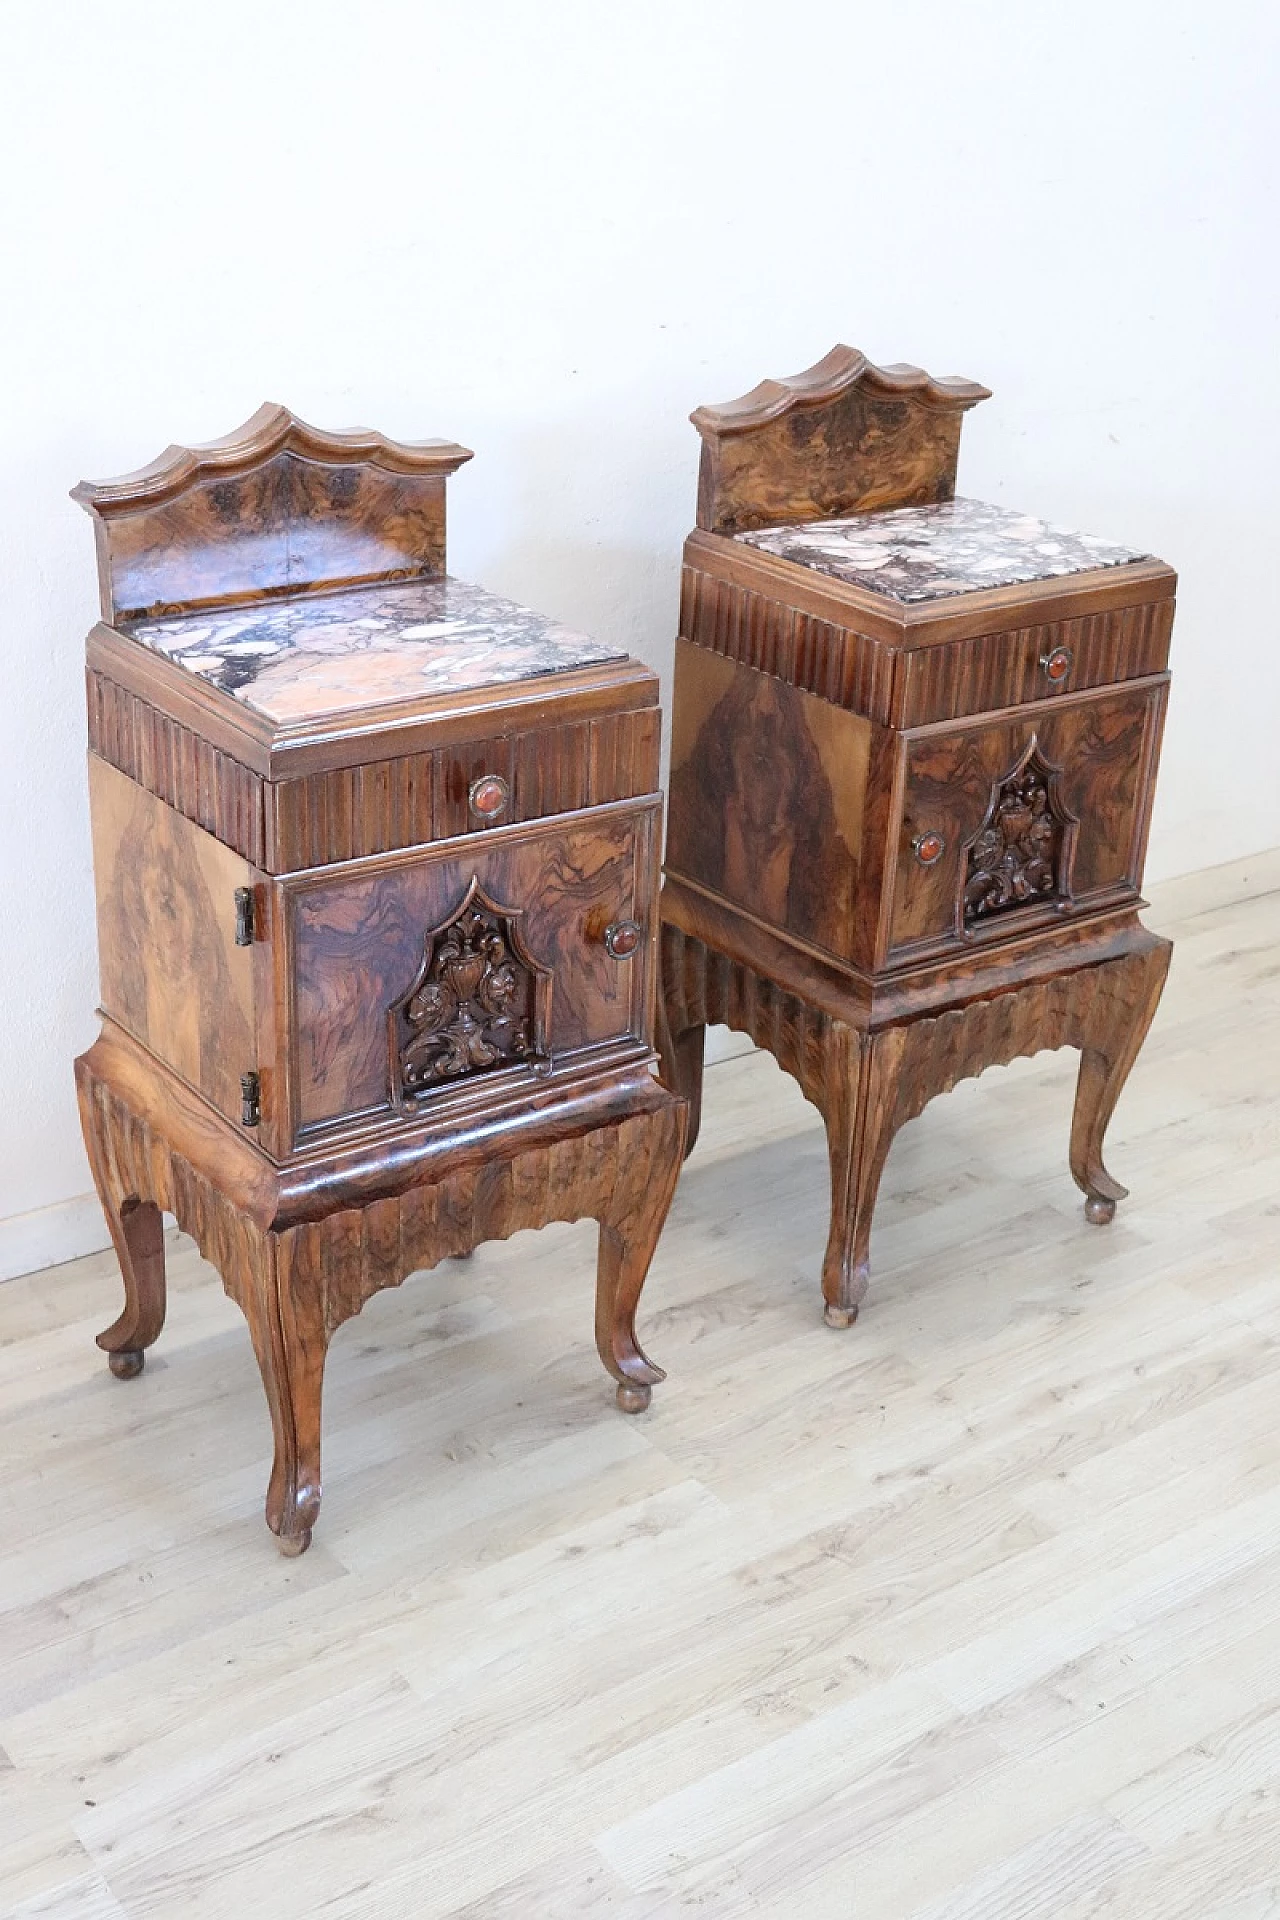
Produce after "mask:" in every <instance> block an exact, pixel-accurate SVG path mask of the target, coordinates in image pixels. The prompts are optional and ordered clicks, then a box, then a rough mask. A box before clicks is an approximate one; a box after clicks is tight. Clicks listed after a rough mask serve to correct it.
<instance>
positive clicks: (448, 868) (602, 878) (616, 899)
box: [278, 800, 659, 1133]
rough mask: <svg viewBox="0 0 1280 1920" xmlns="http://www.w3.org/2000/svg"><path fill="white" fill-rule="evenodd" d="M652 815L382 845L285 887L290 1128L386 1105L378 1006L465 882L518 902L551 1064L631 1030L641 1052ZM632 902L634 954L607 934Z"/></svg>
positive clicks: (648, 810)
mask: <svg viewBox="0 0 1280 1920" xmlns="http://www.w3.org/2000/svg"><path fill="white" fill-rule="evenodd" d="M658 819H659V804H658V802H657V801H656V800H653V801H649V802H648V803H647V804H644V805H643V806H641V807H639V808H637V807H635V806H633V805H632V806H626V807H621V808H613V809H609V810H608V811H607V812H595V811H591V812H589V813H587V814H584V815H580V816H577V817H576V818H572V817H571V818H570V819H562V820H552V821H546V822H541V823H539V825H538V827H537V828H531V829H528V830H525V831H520V830H516V829H511V830H508V831H505V832H498V833H495V834H493V835H491V836H490V837H489V838H487V839H486V841H485V842H484V845H483V849H477V850H473V849H472V848H471V846H470V844H469V843H468V845H467V846H466V847H465V848H464V849H461V850H457V851H454V850H452V849H449V848H441V849H438V850H433V852H432V853H431V854H430V855H426V856H424V855H421V854H414V853H406V854H399V855H388V856H386V857H384V858H382V859H380V860H378V861H374V862H360V863H353V864H352V865H351V866H343V867H338V868H325V869H322V870H321V871H320V872H318V873H312V874H309V875H307V876H306V877H305V878H298V879H287V878H286V879H284V880H282V881H280V882H279V883H278V886H279V890H280V894H281V898H282V902H283V907H284V913H285V916H286V923H287V929H288V931H287V934H286V938H287V941H288V946H289V950H290V952H291V953H292V956H293V960H292V983H291V987H290V990H289V1004H288V1010H287V1012H286V1014H285V1017H284V1024H285V1025H286V1026H287V1028H288V1031H289V1032H290V1033H291V1034H292V1035H294V1036H295V1042H296V1044H295V1053H294V1076H295V1078H294V1095H293V1101H294V1112H295V1115H296V1125H297V1127H298V1129H299V1132H300V1133H306V1132H308V1131H311V1130H314V1129H315V1128H316V1127H317V1126H322V1125H325V1124H331V1123H332V1122H334V1121H335V1120H339V1119H341V1118H343V1117H345V1116H348V1115H357V1114H364V1113H369V1112H372V1111H376V1110H378V1109H383V1110H389V1109H390V1108H391V1107H392V1106H394V1104H395V1100H394V1094H393V1091H392V1090H390V1089H389V1087H388V1072H387V1025H386V1023H387V1010H388V1009H389V1008H390V1007H392V1006H394V1005H395V1004H397V1003H398V1002H399V1000H400V998H401V996H402V995H403V994H404V993H405V992H406V991H407V989H408V988H409V986H410V984H411V983H412V981H413V980H414V978H415V975H416V973H417V970H418V967H419V963H420V961H421V959H422V953H423V941H424V937H425V936H426V934H427V932H428V930H429V929H431V928H432V927H435V926H438V925H440V924H441V923H443V922H444V921H446V920H447V919H448V918H449V916H450V915H451V914H452V913H454V912H455V911H457V909H458V908H459V906H460V905H461V903H462V901H463V900H464V899H465V897H466V896H467V893H468V891H469V890H470V888H471V887H472V885H473V884H478V886H479V887H480V888H481V889H482V890H483V892H484V893H485V895H487V897H488V898H489V899H490V900H492V901H495V902H499V903H503V904H504V905H511V904H514V905H515V906H516V907H517V908H518V911H519V916H520V917H519V925H520V938H521V941H522V944H523V946H524V948H525V950H526V952H527V953H528V955H529V957H530V960H531V963H532V964H533V966H534V967H535V968H537V969H538V970H539V971H540V973H541V974H542V975H543V976H544V977H545V979H546V981H547V982H548V990H547V998H548V1000H549V1007H548V1011H547V1015H546V1021H545V1036H544V1038H545V1046H544V1049H543V1052H544V1057H545V1066H546V1069H547V1070H553V1069H554V1066H555V1065H556V1064H557V1063H559V1064H560V1065H563V1064H565V1063H566V1061H567V1060H568V1059H569V1058H570V1057H571V1056H573V1055H575V1054H579V1053H581V1052H583V1051H584V1050H590V1049H592V1048H598V1047H600V1046H603V1045H606V1044H608V1043H610V1042H620V1041H625V1040H630V1041H631V1042H632V1051H633V1052H638V1053H639V1054H641V1055H647V1054H648V1052H649V1049H650V1042H649V1039H648V1035H649V1031H650V1027H649V1004H650V998H651V980H652V975H651V971H650V952H651V949H652V945H653V938H652V936H653V931H654V920H655V917H656V916H655V913H654V910H653V905H652V894H653V888H654V884H655V874H656V866H657V844H656V843H657V829H658ZM636 912H639V913H640V914H641V915H642V916H643V919H644V921H645V923H646V925H645V938H644V940H643V942H642V943H641V945H640V947H639V949H638V950H637V952H636V953H635V955H634V957H632V958H629V959H615V958H614V956H613V955H612V954H610V953H609V951H608V949H607V946H606V943H605V937H604V936H605V929H606V927H607V926H608V925H609V924H610V923H611V922H612V921H614V920H616V919H619V918H621V917H629V916H631V915H633V914H634V913H636ZM519 1071H520V1073H521V1077H522V1078H527V1071H526V1070H525V1069H520V1070H519ZM441 1091H442V1093H443V1091H444V1090H443V1089H442V1090H441Z"/></svg>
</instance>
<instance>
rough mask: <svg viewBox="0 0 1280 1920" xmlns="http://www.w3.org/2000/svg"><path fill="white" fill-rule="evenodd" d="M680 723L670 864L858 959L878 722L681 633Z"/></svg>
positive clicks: (807, 938) (798, 933)
mask: <svg viewBox="0 0 1280 1920" xmlns="http://www.w3.org/2000/svg"><path fill="white" fill-rule="evenodd" d="M672 727H673V732H672V743H671V784H670V802H669V826H668V832H667V859H666V864H667V868H668V870H669V871H670V872H671V873H674V874H679V875H681V876H682V877H685V878H687V879H690V880H693V881H695V882H696V883H697V884H698V885H699V886H703V887H706V888H708V889H710V891H711V892H713V893H715V894H718V895H719V896H720V897H721V898H722V899H724V900H728V901H731V902H732V903H733V904H734V905H735V906H738V907H742V908H744V909H745V910H746V911H747V912H748V913H750V914H753V915H754V916H755V917H756V918H757V919H760V920H764V921H766V922H768V924H769V925H770V926H772V927H776V928H777V929H778V930H779V932H784V933H790V934H792V935H793V936H794V937H795V938H796V939H798V940H802V941H804V942H806V943H808V944H809V945H812V946H815V947H819V948H821V949H823V950H824V951H825V952H827V953H830V954H833V955H835V956H837V957H838V958H842V959H846V960H851V959H854V958H855V957H856V950H855V925H854V909H855V905H856V903H857V900H858V894H859V869H860V865H861V862H862V858H863V842H864V822H863V806H864V800H865V794H866V787H867V771H868V762H869V756H870V753H871V748H872V735H873V733H874V732H875V729H874V728H873V727H872V725H871V723H870V721H868V720H865V719H863V718H862V717H861V716H860V715H857V714H852V713H847V712H845V710H844V709H843V708H840V707H833V706H830V705H829V704H828V703H827V702H826V701H825V700H819V699H816V698H815V697H814V696H813V695H812V694H808V693H801V692H799V691H798V690H797V689H796V688H795V687H789V686H787V685H785V684H784V683H783V682H782V681H781V680H776V679H774V678H773V677H772V676H771V675H769V674H764V673H757V672H756V671H755V670H754V669H753V668H751V667H747V666H743V665H742V664H740V663H739V662H737V661H734V660H726V659H725V658H723V656H721V655H719V654H715V653H709V652H707V651H706V650H705V648H702V647H695V646H692V645H691V644H690V643H689V642H688V641H684V640H681V641H677V643H676V676H675V696H674V700H673V703H672Z"/></svg>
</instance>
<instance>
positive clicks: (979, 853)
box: [960, 733, 1080, 931]
mask: <svg viewBox="0 0 1280 1920" xmlns="http://www.w3.org/2000/svg"><path fill="white" fill-rule="evenodd" d="M1060 776H1061V768H1059V767H1055V766H1054V765H1053V764H1052V763H1051V762H1050V761H1048V760H1046V759H1045V757H1044V754H1043V753H1042V752H1041V749H1040V742H1039V740H1038V739H1037V737H1036V735H1035V734H1034V733H1033V734H1032V736H1031V739H1030V742H1029V743H1028V745H1027V747H1026V749H1025V751H1024V752H1023V753H1022V754H1021V756H1020V757H1019V758H1018V760H1017V761H1016V762H1015V764H1014V765H1013V766H1012V767H1010V769H1009V771H1008V773H1006V774H1005V775H1004V777H1003V779H1001V780H997V781H996V782H995V784H994V785H993V787H992V789H991V799H990V801H989V802H988V804H987V811H986V814H985V816H984V818H983V821H982V825H981V826H980V827H979V828H978V831H977V833H976V834H975V835H974V837H973V839H972V840H970V841H969V842H968V843H967V845H966V847H965V849H964V865H963V869H962V887H963V893H962V896H961V902H960V922H961V931H965V930H966V929H971V928H973V927H975V926H978V925H981V924H982V923H983V922H984V921H986V920H988V919H990V918H992V917H993V916H994V915H996V914H1003V913H1008V912H1010V911H1011V910H1014V909H1016V908H1018V907H1025V906H1033V905H1035V904H1037V903H1040V904H1043V903H1044V902H1045V901H1046V900H1055V899H1057V900H1064V901H1065V900H1068V899H1069V898H1070V894H1071V855H1072V853H1073V851H1074V847H1075V836H1076V831H1077V829H1078V827H1079V824H1080V823H1079V821H1078V820H1077V819H1076V817H1075V815H1074V814H1073V813H1071V812H1070V811H1069V810H1068V809H1067V807H1066V805H1065V804H1064V802H1063V800H1062V796H1061V791H1060Z"/></svg>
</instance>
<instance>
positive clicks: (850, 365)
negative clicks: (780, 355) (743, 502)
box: [689, 344, 991, 438]
mask: <svg viewBox="0 0 1280 1920" xmlns="http://www.w3.org/2000/svg"><path fill="white" fill-rule="evenodd" d="M850 387H861V388H862V389H863V390H864V391H865V392H867V393H873V394H880V395H885V396H893V397H898V398H901V397H906V398H909V399H910V400H912V401H913V403H914V404H915V405H916V406H921V407H932V408H935V409H937V410H940V411H942V412H948V413H952V412H957V411H958V412H961V413H963V412H965V411H966V410H967V409H968V408H969V407H974V406H976V405H977V404H978V402H979V400H989V399H990V398H991V389H990V388H989V387H983V386H979V384H978V382H977V381H976V380H963V379H960V378H958V377H956V376H954V375H947V376H944V377H943V378H941V379H935V378H934V377H933V375H932V374H928V373H926V372H925V370H924V368H923V367H913V366H909V365H908V364H907V363H906V362H905V361H900V360H899V361H894V363H893V364H892V365H891V366H888V367H878V366H876V364H875V363H874V361H871V360H868V358H867V356H866V354H865V353H860V352H859V350H858V349H857V347H846V346H843V345H840V344H837V345H836V346H834V347H832V349H831V351H830V353H827V354H824V355H823V357H822V359H821V360H818V361H816V362H815V364H814V365H813V366H811V367H806V368H805V370H804V372H803V373H792V374H784V375H783V376H781V377H780V378H779V379H776V380H762V381H761V382H760V384H759V385H758V386H755V387H752V389H751V391H750V393H744V394H742V395H741V396H740V398H738V399H737V400H725V401H722V402H721V403H720V404H719V405H711V406H705V407H695V408H694V410H693V412H692V413H691V414H690V415H689V418H690V419H691V420H692V422H693V424H694V426H695V427H696V428H697V429H698V432H699V433H700V434H702V435H703V437H704V438H706V437H707V436H712V435H714V436H723V435H725V434H731V433H749V432H750V431H751V430H752V428H754V427H763V426H765V425H767V424H768V422H769V421H771V420H776V419H778V418H779V417H780V416H781V415H782V414H785V413H790V412H791V411H792V410H793V408H796V407H820V406H824V405H828V404H829V403H830V402H831V401H832V400H838V399H839V398H840V396H841V395H842V394H844V393H847V392H848V391H849V389H850Z"/></svg>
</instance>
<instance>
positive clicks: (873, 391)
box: [689, 346, 991, 534]
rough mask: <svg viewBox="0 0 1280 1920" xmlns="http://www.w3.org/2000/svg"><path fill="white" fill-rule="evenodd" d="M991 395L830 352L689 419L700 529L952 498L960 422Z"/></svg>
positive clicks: (789, 521)
mask: <svg viewBox="0 0 1280 1920" xmlns="http://www.w3.org/2000/svg"><path fill="white" fill-rule="evenodd" d="M990 397H991V395H990V390H989V389H988V388H986V387H981V386H979V385H978V383H977V382H976V381H975V380H958V379H945V380H935V379H933V378H932V377H931V376H930V375H929V374H927V373H925V372H924V371H923V369H922V368H920V367H911V366H905V365H895V366H891V367H877V366H873V365H872V363H871V361H870V360H868V359H867V356H866V355H865V354H864V353H859V352H858V350H857V348H856V347H844V346H836V347H833V348H832V349H831V352H830V353H828V354H827V355H826V356H825V357H824V358H823V359H821V360H819V361H818V363H817V365H816V366H812V367H809V368H807V369H806V371H805V372H804V373H797V374H792V375H791V376H790V377H789V378H787V379H783V380H762V381H761V383H760V385H759V386H758V387H753V388H752V390H751V392H750V393H747V394H744V395H743V396H742V398H741V399H740V400H730V401H726V402H725V403H724V404H723V405H721V406H712V407H698V408H697V409H696V410H695V411H694V412H693V413H692V414H691V415H690V416H689V417H690V419H691V420H692V421H693V424H694V426H695V427H696V428H697V429H698V432H699V433H700V434H701V435H702V465H701V469H700V472H699V476H698V525H699V526H700V527H705V528H706V529H707V530H708V531H709V532H711V533H728V534H733V533H746V532H748V531H750V530H751V529H753V528H756V527H773V526H794V525H795V524H796V523H797V522H799V521H803V520H827V519H835V518H838V517H840V516H842V515H845V514H852V513H868V512H870V511H871V510H872V509H873V508H876V507H918V506H928V505H930V504H931V503H934V502H937V501H940V500H950V499H952V498H953V497H954V495H955V490H956V462H957V460H958V458H959V453H960V422H961V419H962V417H963V415H964V414H965V413H966V412H967V411H968V409H969V408H970V407H973V406H976V405H977V403H978V401H979V400H989V399H990Z"/></svg>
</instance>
